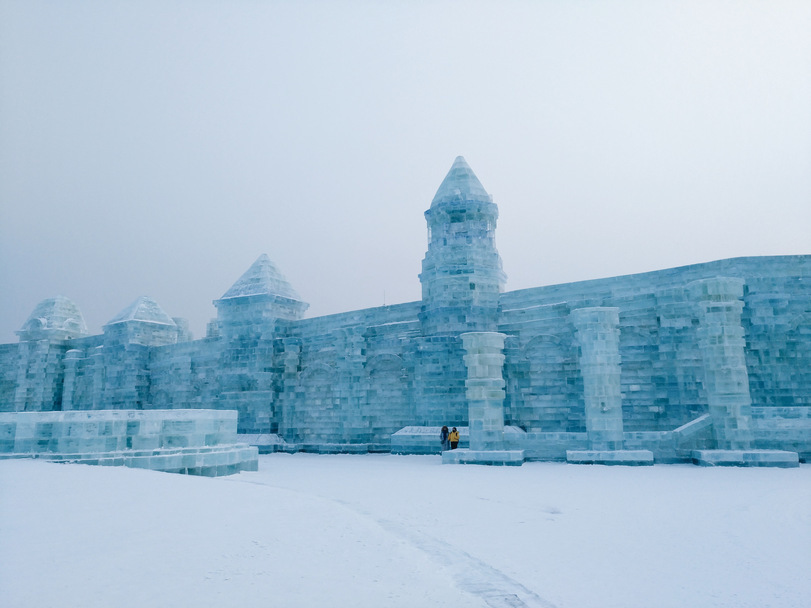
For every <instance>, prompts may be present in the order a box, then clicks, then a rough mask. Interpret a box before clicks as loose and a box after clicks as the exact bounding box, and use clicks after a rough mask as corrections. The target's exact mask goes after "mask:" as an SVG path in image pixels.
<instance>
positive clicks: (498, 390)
mask: <svg viewBox="0 0 811 608" xmlns="http://www.w3.org/2000/svg"><path fill="white" fill-rule="evenodd" d="M506 337H507V336H506V335H504V334H500V333H496V332H469V333H464V334H462V335H461V338H462V345H463V346H464V349H465V353H466V354H465V357H464V360H465V366H466V367H467V380H466V381H465V387H466V389H467V403H468V421H469V422H468V424H469V425H470V449H471V450H473V451H479V450H503V449H504V384H505V383H504V375H503V373H502V369H503V367H504V339H505V338H506Z"/></svg>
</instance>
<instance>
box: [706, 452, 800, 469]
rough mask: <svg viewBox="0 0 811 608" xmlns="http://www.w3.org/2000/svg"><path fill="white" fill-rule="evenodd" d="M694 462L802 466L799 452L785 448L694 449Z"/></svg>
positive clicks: (782, 466) (737, 465)
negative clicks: (785, 449)
mask: <svg viewBox="0 0 811 608" xmlns="http://www.w3.org/2000/svg"><path fill="white" fill-rule="evenodd" d="M692 458H693V464H697V465H699V466H705V467H781V468H792V467H798V466H800V458H799V455H798V454H797V452H788V451H784V450H693V452H692Z"/></svg>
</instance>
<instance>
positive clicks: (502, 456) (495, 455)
mask: <svg viewBox="0 0 811 608" xmlns="http://www.w3.org/2000/svg"><path fill="white" fill-rule="evenodd" d="M442 464H484V465H490V466H519V467H520V466H521V465H522V464H524V450H465V449H456V450H448V451H445V452H442Z"/></svg>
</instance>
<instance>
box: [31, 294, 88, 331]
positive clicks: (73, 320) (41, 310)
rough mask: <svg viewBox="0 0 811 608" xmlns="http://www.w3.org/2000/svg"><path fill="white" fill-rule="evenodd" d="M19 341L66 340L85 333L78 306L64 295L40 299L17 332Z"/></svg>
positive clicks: (85, 328)
mask: <svg viewBox="0 0 811 608" xmlns="http://www.w3.org/2000/svg"><path fill="white" fill-rule="evenodd" d="M17 335H18V336H20V341H21V342H25V341H28V340H43V339H54V340H68V339H72V338H81V337H82V336H86V335H87V325H86V324H85V322H84V317H83V316H82V313H81V311H80V310H79V307H78V306H76V304H74V303H73V300H71V299H70V298H66V297H65V296H56V297H54V298H48V299H46V300H42V302H40V303H39V304H37V305H36V307H34V310H33V311H32V312H31V314H30V315H29V316H28V319H26V321H25V323H23V326H22V328H21V329H20V330H19V331H18V332H17Z"/></svg>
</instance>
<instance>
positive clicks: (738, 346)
mask: <svg viewBox="0 0 811 608" xmlns="http://www.w3.org/2000/svg"><path fill="white" fill-rule="evenodd" d="M743 284H744V282H743V280H742V279H736V278H726V277H717V278H712V279H703V280H701V281H695V282H694V283H690V285H688V290H689V292H690V295H691V297H692V298H693V300H695V301H696V304H697V309H698V319H699V328H698V343H699V347H700V349H701V354H702V359H703V366H704V388H705V390H706V393H707V404H708V406H709V411H710V417H711V418H712V423H713V429H714V431H715V439H716V442H717V444H718V448H719V449H722V450H746V449H749V447H750V443H751V430H750V423H751V419H752V412H751V410H752V398H751V396H750V394H749V374H748V372H747V371H746V355H745V353H744V347H745V345H746V341H745V339H744V331H743V326H742V325H741V311H742V310H743V301H742V300H741V298H742V297H743Z"/></svg>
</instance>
